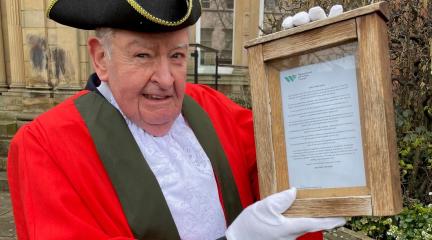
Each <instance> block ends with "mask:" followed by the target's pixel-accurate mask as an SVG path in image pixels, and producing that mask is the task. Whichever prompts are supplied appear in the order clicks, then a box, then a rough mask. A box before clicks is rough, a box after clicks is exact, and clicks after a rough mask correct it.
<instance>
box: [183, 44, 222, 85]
mask: <svg viewBox="0 0 432 240" xmlns="http://www.w3.org/2000/svg"><path fill="white" fill-rule="evenodd" d="M189 46H190V47H192V48H194V49H193V51H192V53H191V57H193V58H194V83H198V76H199V74H198V66H199V62H198V61H200V60H201V57H203V56H204V57H206V54H205V53H206V52H210V53H214V54H215V57H214V65H215V81H214V87H215V89H216V90H218V81H219V77H220V76H219V72H218V71H219V51H218V50H216V49H214V48H211V47H207V46H204V45H202V44H199V43H190V44H189ZM202 59H203V65H205V64H206V58H202ZM208 65H212V64H208Z"/></svg>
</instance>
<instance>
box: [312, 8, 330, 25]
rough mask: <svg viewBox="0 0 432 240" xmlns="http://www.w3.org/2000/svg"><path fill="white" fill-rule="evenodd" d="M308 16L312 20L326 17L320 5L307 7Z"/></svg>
mask: <svg viewBox="0 0 432 240" xmlns="http://www.w3.org/2000/svg"><path fill="white" fill-rule="evenodd" d="M309 18H310V20H311V21H312V22H313V21H318V20H322V19H326V18H327V15H326V13H325V12H324V9H322V7H320V6H316V7H313V8H311V9H309Z"/></svg>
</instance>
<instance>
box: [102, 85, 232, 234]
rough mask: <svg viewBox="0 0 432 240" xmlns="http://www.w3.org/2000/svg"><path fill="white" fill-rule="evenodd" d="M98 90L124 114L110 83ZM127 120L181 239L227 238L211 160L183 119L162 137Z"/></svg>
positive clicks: (179, 119)
mask: <svg viewBox="0 0 432 240" xmlns="http://www.w3.org/2000/svg"><path fill="white" fill-rule="evenodd" d="M98 90H99V91H100V92H101V93H102V95H103V96H104V97H105V98H106V99H107V100H108V101H109V102H110V103H111V104H112V105H113V106H114V107H115V108H117V109H118V110H119V111H120V112H121V110H120V108H119V106H118V105H117V102H116V101H115V99H114V97H113V95H112V93H111V90H110V89H109V87H108V85H107V84H106V83H104V82H102V84H101V85H100V86H99V87H98ZM122 114H123V113H122ZM123 117H124V118H125V120H126V122H127V125H128V127H129V130H130V131H131V132H132V135H133V136H134V138H135V141H136V142H137V144H138V146H139V148H140V150H141V152H142V154H143V155H144V158H145V160H146V161H147V163H148V165H149V166H150V168H151V170H152V171H153V173H154V175H155V176H156V179H157V181H158V182H159V185H160V187H161V189H162V192H163V194H164V196H165V199H166V201H167V203H168V207H169V209H170V211H171V215H172V216H173V219H174V222H175V224H176V226H177V229H178V231H179V234H180V237H181V239H187V240H189V239H190V240H194V239H197V240H198V239H199V240H205V239H209V240H214V239H217V238H219V237H222V236H224V235H225V230H226V223H225V217H224V214H223V210H222V206H221V204H220V201H219V194H218V190H217V185H216V181H215V177H214V174H213V169H212V166H211V163H210V160H209V158H208V157H207V155H206V154H205V152H204V150H203V149H202V147H201V145H200V144H199V142H198V140H197V139H196V137H195V135H194V133H193V132H192V130H191V129H190V127H189V126H188V125H187V124H186V122H185V120H184V118H183V116H182V115H181V114H180V115H179V116H178V118H177V119H176V120H175V122H174V124H173V126H172V128H171V129H170V131H169V132H168V133H167V134H166V135H165V136H162V137H154V136H152V135H150V134H148V133H146V132H145V131H144V130H142V129H141V128H139V127H138V126H137V125H135V124H134V123H133V122H132V121H130V120H129V119H128V118H126V116H125V115H124V114H123Z"/></svg>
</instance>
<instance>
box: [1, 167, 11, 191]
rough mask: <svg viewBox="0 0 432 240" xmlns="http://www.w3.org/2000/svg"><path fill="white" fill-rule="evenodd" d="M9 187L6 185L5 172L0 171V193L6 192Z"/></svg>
mask: <svg viewBox="0 0 432 240" xmlns="http://www.w3.org/2000/svg"><path fill="white" fill-rule="evenodd" d="M8 191H9V185H8V183H7V174H6V172H5V171H0V192H8Z"/></svg>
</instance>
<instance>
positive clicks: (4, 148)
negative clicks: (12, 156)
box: [0, 138, 11, 157]
mask: <svg viewBox="0 0 432 240" xmlns="http://www.w3.org/2000/svg"><path fill="white" fill-rule="evenodd" d="M10 141H11V139H10V138H0V157H6V156H7V154H8V149H9V144H10Z"/></svg>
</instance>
